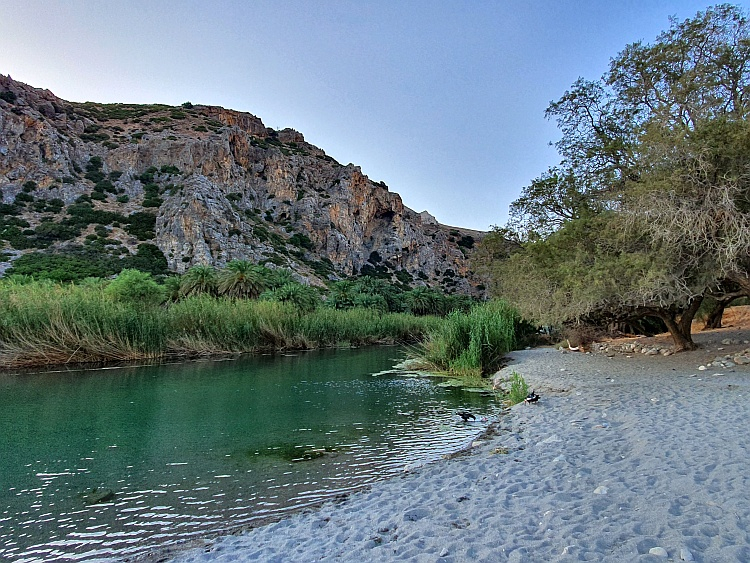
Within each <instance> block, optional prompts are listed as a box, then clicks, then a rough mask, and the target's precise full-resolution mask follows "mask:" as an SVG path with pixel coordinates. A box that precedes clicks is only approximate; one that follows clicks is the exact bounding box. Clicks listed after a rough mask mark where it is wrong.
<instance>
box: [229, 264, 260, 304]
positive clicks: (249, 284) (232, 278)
mask: <svg viewBox="0 0 750 563" xmlns="http://www.w3.org/2000/svg"><path fill="white" fill-rule="evenodd" d="M263 274H264V272H263V268H261V267H260V266H256V265H255V264H253V263H251V262H248V261H247V260H232V261H231V262H229V264H227V267H226V268H225V269H224V270H222V271H221V272H219V286H218V289H219V294H221V295H226V296H228V297H234V298H237V299H243V298H244V299H257V298H258V296H259V295H260V294H261V293H263V290H264V289H265V288H266V282H265V280H264V275H263Z"/></svg>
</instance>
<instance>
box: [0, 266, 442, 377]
mask: <svg viewBox="0 0 750 563" xmlns="http://www.w3.org/2000/svg"><path fill="white" fill-rule="evenodd" d="M105 287H106V282H101V283H89V284H83V285H59V284H54V283H51V282H32V283H14V282H12V281H2V282H0V367H15V366H32V365H45V364H62V363H73V362H75V363H78V362H105V361H118V360H135V359H143V358H160V357H167V356H197V355H212V354H221V353H238V352H256V351H260V350H283V349H301V348H317V347H329V346H345V345H362V344H373V343H381V342H407V341H414V340H417V339H419V338H421V337H423V336H424V335H425V334H426V333H427V332H428V331H431V330H435V329H436V327H437V326H439V324H440V323H441V322H442V321H441V320H440V319H436V318H434V317H414V316H411V315H406V314H380V313H378V312H376V311H373V310H366V309H351V310H346V311H338V310H333V309H325V308H321V309H318V310H316V311H313V312H311V313H307V314H304V313H302V312H300V310H299V309H297V308H296V307H295V306H294V305H292V304H289V303H278V302H267V301H252V300H242V299H239V300H229V299H225V298H213V297H207V296H196V297H189V298H187V299H184V300H182V301H179V302H177V303H173V304H170V305H162V306H158V307H150V308H147V307H144V306H143V304H139V303H123V302H120V301H117V300H114V299H111V298H110V297H109V296H108V295H107V294H106V293H105V291H104V288H105Z"/></svg>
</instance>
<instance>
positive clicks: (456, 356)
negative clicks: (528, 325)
mask: <svg viewBox="0 0 750 563" xmlns="http://www.w3.org/2000/svg"><path fill="white" fill-rule="evenodd" d="M520 321H521V318H520V316H519V314H518V313H517V312H516V310H515V309H513V308H512V307H511V306H510V305H508V303H506V302H505V301H501V300H498V301H491V302H488V303H484V304H482V305H476V306H474V307H473V308H472V309H471V310H470V311H469V312H468V313H463V312H459V311H454V312H453V313H451V314H450V315H448V317H447V318H446V319H445V321H444V322H442V323H441V324H439V325H438V326H437V327H436V328H435V329H433V330H432V331H430V332H429V333H428V336H427V338H426V339H425V341H424V342H423V343H422V344H421V345H420V346H418V348H417V350H416V352H415V356H416V359H417V360H418V361H419V362H420V363H421V364H422V367H424V368H426V369H429V370H432V371H441V372H446V373H450V374H453V375H459V376H465V377H481V376H485V375H488V374H490V373H493V372H495V371H497V370H498V369H499V368H500V367H501V362H502V359H503V357H504V356H505V354H507V353H508V352H510V351H511V350H513V348H514V347H515V344H516V338H515V335H516V327H517V325H518V323H519V322H520Z"/></svg>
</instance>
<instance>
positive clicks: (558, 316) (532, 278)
mask: <svg viewBox="0 0 750 563" xmlns="http://www.w3.org/2000/svg"><path fill="white" fill-rule="evenodd" d="M749 46H750V22H748V18H747V14H746V13H745V12H744V10H742V9H740V8H738V7H735V6H732V5H728V4H722V5H718V6H714V7H711V8H708V9H707V10H706V11H705V12H699V13H698V14H697V15H696V16H695V17H693V18H691V19H688V20H685V21H682V22H680V21H677V20H672V22H671V25H670V27H669V29H668V30H667V31H664V32H663V33H661V34H660V35H659V36H658V37H657V38H656V40H655V41H654V42H653V43H650V44H649V43H645V42H638V43H634V44H632V45H628V46H626V47H625V49H624V50H623V51H622V52H620V53H619V54H618V55H617V56H615V57H614V58H613V59H612V60H611V64H610V69H609V72H607V73H606V74H605V75H604V76H603V77H602V78H600V79H598V80H585V79H583V78H581V79H579V80H577V81H576V82H575V83H574V84H573V85H572V86H571V88H570V90H568V91H567V92H565V93H564V94H563V96H562V97H561V98H560V99H559V100H558V101H556V102H553V103H552V104H551V105H550V106H549V108H548V109H547V113H546V114H547V116H548V117H550V118H552V119H555V120H556V121H557V124H558V127H559V129H560V131H561V133H562V137H561V139H560V140H559V141H558V142H557V143H556V147H557V149H558V152H559V153H560V155H561V157H562V160H561V162H560V164H559V165H558V166H555V167H553V168H551V169H549V170H548V171H546V172H545V173H543V174H541V175H540V176H539V177H538V178H537V179H535V180H534V181H533V182H532V183H531V185H529V186H527V187H526V188H525V189H524V191H523V193H522V195H521V197H520V198H519V199H517V200H516V201H515V202H514V203H513V204H512V206H511V221H510V222H509V223H508V225H506V227H504V228H502V229H500V228H498V229H497V230H496V232H495V233H493V234H492V235H490V236H488V237H487V238H485V239H484V241H483V242H482V244H481V247H480V248H479V250H478V252H477V253H476V254H475V256H474V264H475V268H476V269H477V270H479V271H482V272H483V273H484V274H486V275H487V276H488V277H489V278H491V280H492V284H491V288H492V291H493V293H495V294H496V295H499V296H502V297H504V298H506V299H508V300H509V301H510V302H511V303H513V304H514V305H515V306H517V307H518V309H519V311H520V312H521V314H522V315H524V316H525V317H526V318H528V319H533V320H534V321H535V322H537V323H538V324H540V325H557V326H560V325H568V326H570V325H576V324H584V325H586V324H589V325H596V326H598V327H605V328H609V329H610V330H613V329H624V330H628V331H633V330H635V331H636V332H637V333H642V332H643V331H642V328H643V327H644V326H646V325H648V324H650V325H651V326H652V327H654V326H655V327H656V328H657V329H662V330H665V329H666V330H669V332H670V333H671V335H672V337H673V340H674V343H675V348H676V349H677V350H682V349H692V348H694V347H695V345H694V343H693V340H692V336H691V326H692V321H693V319H694V318H695V316H696V314H697V313H698V311H699V310H700V307H701V305H702V304H703V303H704V302H707V303H709V302H710V303H712V304H713V307H714V309H715V311H712V312H709V314H708V315H707V316H708V317H710V318H712V319H713V322H714V324H715V323H716V316H717V314H718V319H719V320H718V322H719V323H720V315H721V311H723V308H724V307H725V306H726V305H727V304H728V303H730V302H731V301H732V300H733V299H735V298H739V297H743V296H744V297H748V296H750V174H748V171H749V170H750V122H749V121H748V116H750V97H749V96H748V92H749V91H750V73H748V71H747V69H748V68H750V47H749ZM709 298H710V299H709ZM644 320H645V321H644Z"/></svg>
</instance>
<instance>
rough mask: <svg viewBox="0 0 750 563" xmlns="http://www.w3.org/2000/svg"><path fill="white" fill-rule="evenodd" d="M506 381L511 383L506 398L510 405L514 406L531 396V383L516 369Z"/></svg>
mask: <svg viewBox="0 0 750 563" xmlns="http://www.w3.org/2000/svg"><path fill="white" fill-rule="evenodd" d="M506 383H508V384H509V388H508V391H507V392H506V397H505V400H506V401H507V402H508V404H509V405H511V406H513V405H517V404H518V403H522V402H523V401H524V399H526V397H528V396H529V385H528V384H527V383H526V380H525V379H524V378H523V376H522V375H521V374H519V373H517V372H515V371H514V372H512V373H511V374H510V378H509V379H508V381H507V382H506Z"/></svg>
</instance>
